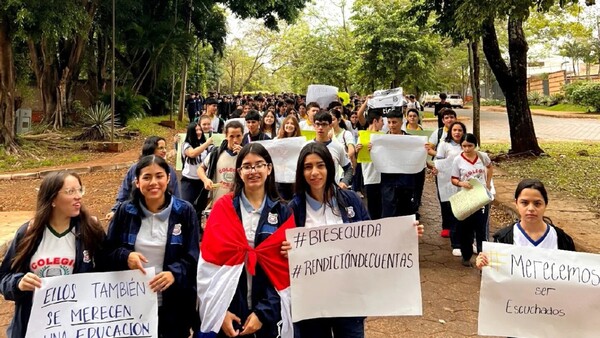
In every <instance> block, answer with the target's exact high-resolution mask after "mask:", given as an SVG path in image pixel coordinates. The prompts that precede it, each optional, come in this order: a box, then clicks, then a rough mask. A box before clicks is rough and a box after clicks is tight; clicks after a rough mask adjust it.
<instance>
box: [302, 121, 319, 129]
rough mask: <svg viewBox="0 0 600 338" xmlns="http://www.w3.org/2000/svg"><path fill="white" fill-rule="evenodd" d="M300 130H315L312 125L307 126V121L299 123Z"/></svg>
mask: <svg viewBox="0 0 600 338" xmlns="http://www.w3.org/2000/svg"><path fill="white" fill-rule="evenodd" d="M300 130H316V129H315V126H314V125H313V124H308V120H303V121H300Z"/></svg>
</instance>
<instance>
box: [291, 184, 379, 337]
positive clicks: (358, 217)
mask: <svg viewBox="0 0 600 338" xmlns="http://www.w3.org/2000/svg"><path fill="white" fill-rule="evenodd" d="M333 202H334V203H333V205H334V207H335V210H332V209H331V208H330V207H329V206H327V204H321V203H320V202H318V201H316V200H315V199H313V198H312V197H310V196H309V195H308V194H306V193H305V194H296V195H295V196H294V198H293V199H292V201H291V202H290V207H291V208H292V210H293V212H294V220H295V222H296V226H298V227H304V226H306V227H315V226H321V225H335V224H341V223H352V222H358V221H365V220H369V219H371V218H370V217H369V213H368V212H367V210H366V209H365V207H364V205H363V203H362V200H361V198H360V197H358V195H357V194H356V193H355V192H353V191H350V190H344V189H339V188H335V198H334V201H333ZM364 320H365V318H364V317H334V318H316V319H307V320H302V321H300V322H297V323H295V324H294V332H295V334H296V335H295V337H300V338H331V337H332V332H333V336H335V337H344V338H364V336H365V329H364Z"/></svg>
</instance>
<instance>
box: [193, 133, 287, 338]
mask: <svg viewBox="0 0 600 338" xmlns="http://www.w3.org/2000/svg"><path fill="white" fill-rule="evenodd" d="M236 168H237V170H236V173H235V189H234V192H233V193H232V194H231V193H230V194H227V195H225V196H224V197H223V198H221V199H220V200H219V201H218V202H217V203H215V205H214V208H213V209H212V211H211V215H210V217H209V218H208V221H207V225H206V232H205V238H206V240H205V241H204V242H203V244H202V249H203V251H204V250H210V249H213V248H214V250H215V251H222V250H223V247H222V246H223V245H222V243H221V240H220V239H221V238H220V237H219V236H218V234H227V236H226V237H228V238H230V237H231V238H235V239H238V237H242V236H243V240H242V241H243V243H237V242H236V243H237V245H242V244H243V245H245V244H246V243H247V246H249V247H251V248H253V249H254V248H259V247H260V245H261V243H263V242H264V241H265V240H266V239H267V238H269V237H270V236H271V235H272V234H273V233H274V232H275V231H276V230H277V229H278V228H279V227H280V226H281V225H282V224H284V223H285V222H286V221H287V220H288V219H289V218H290V217H291V215H292V213H291V210H290V209H289V207H288V206H287V205H285V204H283V203H282V202H280V200H279V195H278V194H277V190H276V189H275V172H274V168H273V161H272V159H271V156H270V155H269V153H268V152H267V150H266V149H265V148H264V146H263V145H261V144H259V143H250V144H247V145H245V146H244V147H243V148H242V150H241V151H240V153H239V155H238V157H237V159H236ZM237 235H239V236H237ZM228 241H231V243H229V242H228V245H236V243H234V242H235V241H234V240H233V239H229V240H228ZM277 249H279V246H277ZM240 250H244V248H243V246H242V247H240ZM211 252H212V250H211ZM203 257H204V256H203ZM203 264H204V263H202V261H201V264H200V266H199V271H200V272H199V276H198V296H199V300H200V303H201V304H204V305H203V306H201V309H206V308H207V306H210V303H214V302H215V301H216V300H217V299H220V298H222V297H220V295H218V294H216V292H223V291H222V290H217V288H216V287H215V283H213V282H211V280H210V279H212V277H211V276H205V278H202V277H203V276H200V274H201V273H202V271H204V269H203ZM249 269H250V268H249V267H248V264H247V263H246V264H244V269H243V270H242V271H241V275H239V280H236V282H235V284H233V285H236V284H237V287H236V288H235V293H233V295H232V296H233V297H232V298H231V299H229V298H227V299H223V300H222V301H224V302H229V307H228V309H227V312H226V314H225V318H224V319H223V323H222V325H221V331H220V332H219V337H224V336H227V337H236V336H251V337H264V338H270V337H276V336H277V333H278V323H279V322H280V321H281V320H282V316H281V303H280V296H279V294H278V293H277V290H276V289H275V287H274V286H273V283H272V282H271V281H270V280H269V277H267V274H266V273H265V270H267V271H268V269H269V266H268V265H263V264H262V261H261V260H260V259H259V260H258V264H257V265H256V272H255V273H254V275H252V274H251V272H250V271H252V270H251V269H250V270H249ZM236 278H237V275H236ZM233 285H231V286H233ZM210 312H211V311H208V310H207V311H206V312H205V311H202V310H201V317H206V316H210V315H211V313H210ZM205 320H207V318H201V321H202V322H204V321H205ZM203 331H204V330H203Z"/></svg>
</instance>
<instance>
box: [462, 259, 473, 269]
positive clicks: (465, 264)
mask: <svg viewBox="0 0 600 338" xmlns="http://www.w3.org/2000/svg"><path fill="white" fill-rule="evenodd" d="M462 265H463V266H466V267H468V268H470V267H472V266H473V265H471V260H470V259H463V260H462Z"/></svg>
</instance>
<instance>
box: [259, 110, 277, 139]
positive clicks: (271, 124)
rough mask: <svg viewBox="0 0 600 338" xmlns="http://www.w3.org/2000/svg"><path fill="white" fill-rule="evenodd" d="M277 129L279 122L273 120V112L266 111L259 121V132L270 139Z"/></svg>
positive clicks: (275, 119)
mask: <svg viewBox="0 0 600 338" xmlns="http://www.w3.org/2000/svg"><path fill="white" fill-rule="evenodd" d="M277 129H279V120H277V118H275V113H274V112H272V111H268V110H267V111H266V112H265V113H264V114H263V116H262V119H261V121H260V130H261V131H262V132H263V133H265V135H267V136H269V137H270V138H275V137H276V136H277Z"/></svg>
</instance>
